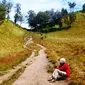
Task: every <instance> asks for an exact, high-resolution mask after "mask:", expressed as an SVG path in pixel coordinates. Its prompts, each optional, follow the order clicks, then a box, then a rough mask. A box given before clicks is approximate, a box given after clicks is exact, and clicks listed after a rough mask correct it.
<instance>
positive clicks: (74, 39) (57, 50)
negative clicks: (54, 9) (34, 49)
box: [34, 13, 85, 85]
mask: <svg viewBox="0 0 85 85" xmlns="http://www.w3.org/2000/svg"><path fill="white" fill-rule="evenodd" d="M36 36H39V37H36V39H35V41H36V42H38V43H41V44H42V45H44V46H45V47H47V50H46V52H47V54H48V55H47V56H48V59H49V61H50V62H53V63H54V62H56V61H57V60H58V59H59V58H60V57H65V58H66V60H67V62H68V63H69V65H70V67H71V83H70V85H84V84H85V66H84V65H85V14H84V13H76V21H75V22H74V23H73V24H72V27H71V28H70V29H65V30H61V31H56V32H50V33H46V34H43V35H42V36H41V35H39V34H36ZM34 37H35V35H34ZM37 40H38V41H37ZM52 68H53V67H51V70H52Z"/></svg>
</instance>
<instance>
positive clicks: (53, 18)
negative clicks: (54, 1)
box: [0, 0, 85, 31]
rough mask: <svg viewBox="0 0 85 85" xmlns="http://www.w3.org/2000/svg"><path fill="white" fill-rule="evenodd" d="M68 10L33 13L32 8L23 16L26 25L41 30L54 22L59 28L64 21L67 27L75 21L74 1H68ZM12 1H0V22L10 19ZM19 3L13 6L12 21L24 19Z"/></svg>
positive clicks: (50, 26) (83, 10)
mask: <svg viewBox="0 0 85 85" xmlns="http://www.w3.org/2000/svg"><path fill="white" fill-rule="evenodd" d="M68 6H69V8H70V12H69V13H68V11H67V9H64V8H62V10H61V11H54V10H53V9H51V10H48V11H44V12H43V11H40V12H38V13H35V12H34V11H33V10H29V11H28V13H27V16H26V17H24V18H25V19H26V20H27V23H28V25H30V26H31V27H32V28H34V29H35V30H38V31H39V30H41V29H43V28H52V27H53V26H55V25H56V24H57V25H59V28H62V24H63V23H65V24H66V25H67V26H68V27H69V26H71V24H72V23H73V22H74V21H75V19H76V15H75V12H74V9H75V6H76V3H75V2H72V3H71V2H68ZM12 8H13V3H12V2H11V1H7V0H2V2H0V22H1V21H4V20H5V18H7V19H10V12H11V11H12ZM82 12H85V4H83V6H82ZM24 18H23V15H22V12H21V4H19V3H16V6H15V15H14V22H15V23H17V22H20V23H21V24H22V22H23V21H24Z"/></svg>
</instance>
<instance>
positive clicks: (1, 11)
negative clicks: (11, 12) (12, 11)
mask: <svg viewBox="0 0 85 85" xmlns="http://www.w3.org/2000/svg"><path fill="white" fill-rule="evenodd" d="M5 16H6V7H5V6H4V5H2V4H0V22H1V21H3V20H5Z"/></svg>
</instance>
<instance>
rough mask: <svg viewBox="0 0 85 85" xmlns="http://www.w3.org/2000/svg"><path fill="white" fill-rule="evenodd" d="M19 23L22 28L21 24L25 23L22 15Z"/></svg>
mask: <svg viewBox="0 0 85 85" xmlns="http://www.w3.org/2000/svg"><path fill="white" fill-rule="evenodd" d="M19 21H20V26H21V24H22V23H23V21H24V16H23V15H22V14H21V15H20V19H19Z"/></svg>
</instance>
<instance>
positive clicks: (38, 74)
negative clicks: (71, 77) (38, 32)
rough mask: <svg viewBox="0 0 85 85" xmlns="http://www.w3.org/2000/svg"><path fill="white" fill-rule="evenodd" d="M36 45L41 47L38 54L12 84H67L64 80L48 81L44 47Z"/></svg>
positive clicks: (48, 75)
mask: <svg viewBox="0 0 85 85" xmlns="http://www.w3.org/2000/svg"><path fill="white" fill-rule="evenodd" d="M38 46H40V47H41V48H42V49H41V50H40V51H39V55H38V56H37V57H36V59H35V61H34V62H33V63H32V64H31V65H30V66H27V68H26V69H25V71H24V73H22V75H21V76H20V77H19V78H18V80H16V81H15V82H14V83H13V84H12V85H68V83H67V82H65V81H56V82H55V83H50V82H49V81H48V79H49V78H50V76H51V74H49V73H47V70H46V66H47V64H48V60H47V58H46V54H45V48H44V47H43V46H41V45H38Z"/></svg>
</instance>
